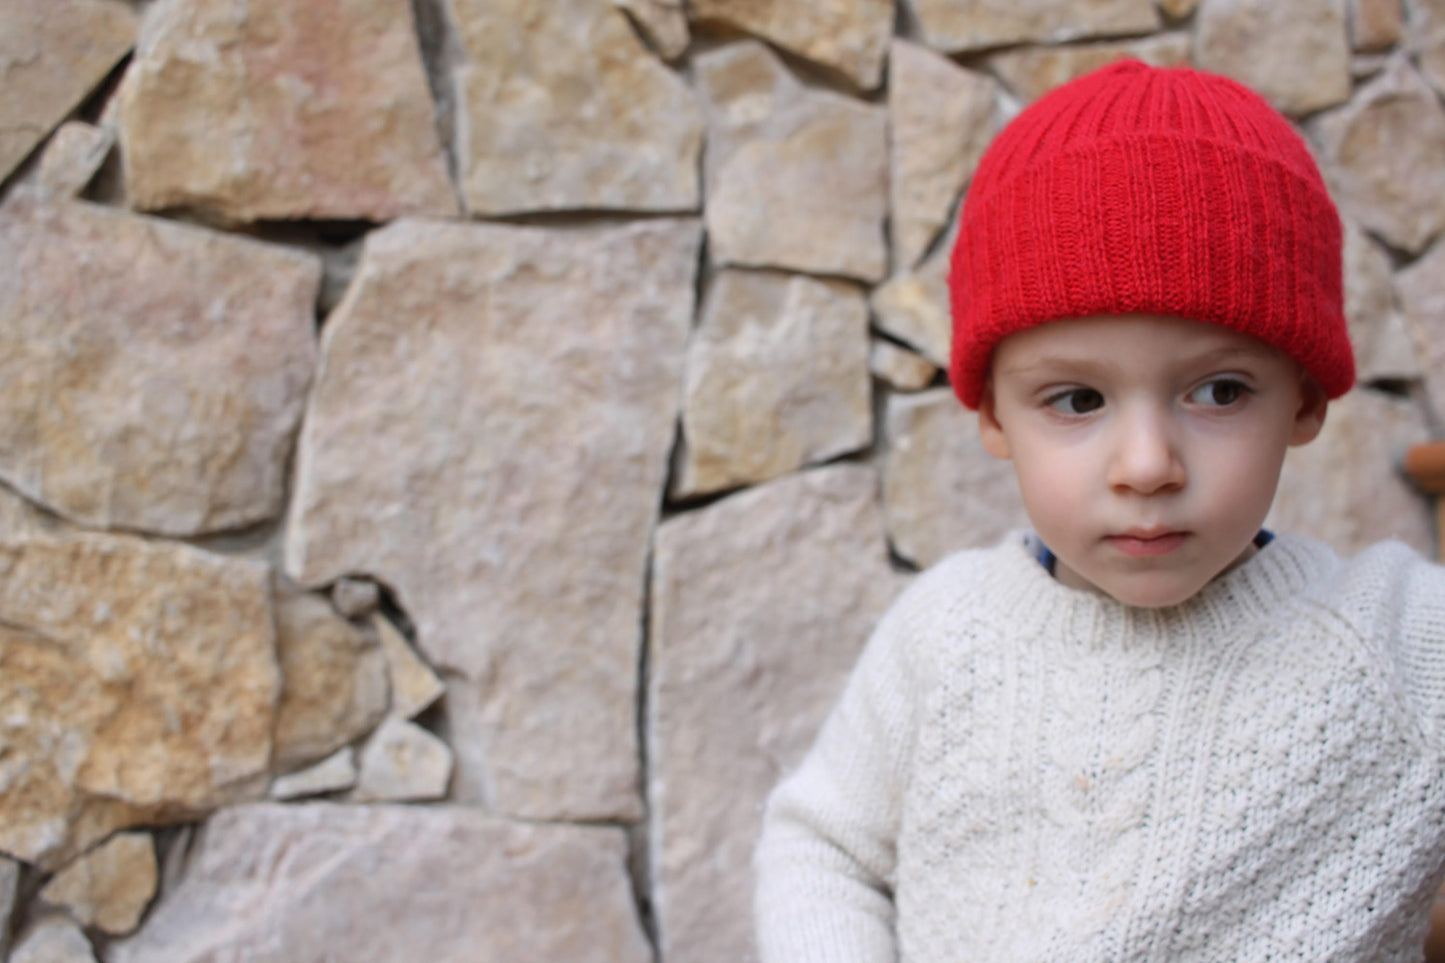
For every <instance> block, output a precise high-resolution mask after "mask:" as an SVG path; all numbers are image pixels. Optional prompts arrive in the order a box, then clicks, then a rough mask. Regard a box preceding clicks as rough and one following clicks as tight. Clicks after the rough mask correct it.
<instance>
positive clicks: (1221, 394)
mask: <svg viewBox="0 0 1445 963" xmlns="http://www.w3.org/2000/svg"><path fill="white" fill-rule="evenodd" d="M1248 392H1249V386H1248V385H1246V384H1245V383H1244V382H1242V381H1240V380H1238V379H1237V378H1215V379H1214V380H1213V381H1206V382H1204V384H1202V385H1200V386H1199V387H1197V388H1195V389H1194V390H1193V391H1191V392H1189V400H1190V401H1191V402H1193V403H1194V404H1196V405H1212V406H1214V407H1219V408H1225V407H1228V406H1229V405H1232V404H1234V403H1235V402H1236V401H1238V400H1239V399H1240V398H1242V397H1244V396H1245V394H1247V393H1248Z"/></svg>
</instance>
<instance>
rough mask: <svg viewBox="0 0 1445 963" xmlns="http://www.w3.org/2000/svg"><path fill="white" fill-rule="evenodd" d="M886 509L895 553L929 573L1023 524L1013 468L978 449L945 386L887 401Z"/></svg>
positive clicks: (973, 424)
mask: <svg viewBox="0 0 1445 963" xmlns="http://www.w3.org/2000/svg"><path fill="white" fill-rule="evenodd" d="M886 437H887V440H888V445H887V460H886V461H885V462H884V473H883V508H884V513H885V517H886V519H887V524H888V538H889V540H890V541H891V542H892V543H893V549H894V551H896V552H897V553H898V554H899V555H901V556H903V557H904V558H906V559H908V560H909V561H911V562H913V563H914V564H915V565H917V566H918V567H919V568H927V567H928V566H929V565H932V564H933V563H934V562H936V561H938V560H939V559H941V558H943V557H944V556H945V555H947V554H949V553H950V552H955V551H958V550H959V549H964V548H982V547H985V546H991V545H993V544H995V543H997V542H998V541H999V539H1001V538H1002V537H1003V536H1004V535H1005V534H1006V533H1007V532H1009V531H1011V530H1012V529H1015V528H1024V527H1027V526H1028V516H1027V515H1026V514H1025V513H1024V508H1023V501H1022V500H1021V499H1020V497H1019V494H1018V482H1017V481H1016V480H1015V479H1014V473H1013V467H1012V466H1011V465H1010V464H1009V463H1008V462H1006V461H1001V460H999V459H997V458H994V457H993V456H992V455H990V454H989V453H988V452H986V451H984V450H983V445H982V443H981V442H980V441H979V439H978V416H977V415H976V414H974V413H973V412H970V411H968V410H967V409H965V408H964V407H963V405H961V404H959V402H958V399H957V398H955V397H954V396H953V392H952V390H951V389H949V388H935V389H932V390H929V391H924V392H920V393H918V394H912V395H894V396H893V397H891V398H889V399H888V414H887V428H886Z"/></svg>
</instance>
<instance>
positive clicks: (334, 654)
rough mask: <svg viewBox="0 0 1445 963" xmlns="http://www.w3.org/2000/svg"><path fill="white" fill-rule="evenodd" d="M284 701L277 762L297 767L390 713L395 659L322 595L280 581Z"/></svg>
mask: <svg viewBox="0 0 1445 963" xmlns="http://www.w3.org/2000/svg"><path fill="white" fill-rule="evenodd" d="M276 654H277V658H278V659H279V660H280V663H281V680H282V684H281V704H280V706H278V708H277V710H276V743H275V748H274V750H273V755H272V760H273V761H272V767H273V768H274V769H278V770H281V771H285V770H289V769H296V768H298V767H300V766H303V765H305V764H307V763H311V762H315V761H316V760H318V759H321V758H324V757H325V756H328V755H330V754H331V753H333V752H335V751H336V750H337V749H339V748H341V747H342V746H344V745H346V744H347V743H349V742H351V741H352V740H354V739H357V738H359V737H360V736H363V735H365V734H366V733H368V732H370V731H371V730H372V729H373V728H375V727H376V724H377V723H379V722H380V721H381V720H382V717H383V716H385V715H386V712H387V704H388V702H387V671H386V669H387V658H386V654H385V653H384V652H383V651H382V648H381V645H380V644H379V643H378V640H377V639H376V638H374V637H373V636H371V635H369V634H367V633H363V632H361V631H358V630H357V629H356V628H355V627H354V626H352V624H351V623H350V622H348V621H346V620H345V619H343V618H342V617H341V616H339V615H337V614H336V612H335V610H334V609H332V608H331V606H330V605H329V604H327V602H326V600H325V599H324V598H322V597H321V596H319V595H313V594H311V593H309V592H303V591H301V590H299V589H298V588H297V587H296V586H295V585H294V584H292V583H291V582H289V580H286V579H278V580H277V586H276Z"/></svg>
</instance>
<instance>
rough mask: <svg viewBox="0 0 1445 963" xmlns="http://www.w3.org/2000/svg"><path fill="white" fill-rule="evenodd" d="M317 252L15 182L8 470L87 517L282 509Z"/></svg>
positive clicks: (7, 299) (130, 524) (162, 520)
mask: <svg viewBox="0 0 1445 963" xmlns="http://www.w3.org/2000/svg"><path fill="white" fill-rule="evenodd" d="M319 283H320V266H319V263H318V262H317V261H316V259H315V258H313V257H311V256H310V255H307V254H303V253H301V252H298V251H295V250H291V249H288V248H282V247H279V246H277V245H274V244H265V243H261V242H259V241H254V240H250V239H247V238H242V237H235V236H232V235H226V234H221V233H219V232H216V231H210V230H207V229H204V228H199V227H193V226H189V225H183V224H177V223H175V222H172V221H163V220H160V219H158V218H152V217H143V216H140V215H137V214H130V213H127V212H124V211H117V210H114V209H112V208H106V207H101V206H98V205H95V204H87V203H83V202H79V201H68V200H62V199H58V198H53V197H50V196H48V195H43V194H40V193H38V192H33V191H16V192H15V193H13V194H12V195H11V196H10V198H9V199H8V200H7V201H6V202H5V204H4V206H3V207H0V479H3V480H4V481H6V482H8V483H9V484H11V485H13V486H14V487H15V488H16V489H17V490H18V491H19V492H21V493H22V494H24V495H26V496H27V497H29V498H31V499H34V500H35V501H36V502H38V503H40V504H41V505H43V506H45V507H46V508H49V509H51V510H52V511H55V512H58V513H59V514H61V515H64V516H66V517H67V518H70V519H72V520H74V521H77V522H80V523H82V524H85V525H89V526H93V527H99V528H108V527H115V528H126V529H138V530H143V531H149V532H156V533H160V534H166V535H197V534H202V533H206V532H213V531H218V530H222V529H227V528H237V527H241V526H244V525H249V524H254V523H256V522H260V521H263V520H266V519H269V518H272V517H275V516H276V515H278V514H280V511H281V503H282V497H283V495H284V492H285V482H286V479H285V469H286V464H287V458H288V456H289V453H290V449H291V445H292V443H293V441H294V439H295V434H296V427H297V423H298V422H299V420H300V418H301V411H302V407H303V405H304V403H305V396H306V390H307V386H308V385H309V384H310V382H311V375H312V369H313V366H314V364H315V358H316V336H315V333H314V326H315V321H314V318H313V315H312V305H313V304H314V302H315V299H316V290H317V285H318V284H319Z"/></svg>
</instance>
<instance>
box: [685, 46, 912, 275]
mask: <svg viewBox="0 0 1445 963" xmlns="http://www.w3.org/2000/svg"><path fill="white" fill-rule="evenodd" d="M693 69H694V72H695V74H696V77H697V83H698V89H699V91H700V93H701V96H702V100H703V106H704V110H705V113H706V115H707V124H708V138H707V150H706V151H705V153H704V155H703V179H704V182H705V184H706V191H707V205H706V218H707V230H708V250H709V253H710V254H711V256H712V259H713V261H714V262H716V263H717V264H723V265H727V264H737V265H751V266H755V267H780V268H791V269H794V270H798V271H807V272H810V273H814V274H840V275H844V276H846V277H853V278H859V279H862V280H865V281H877V280H880V279H881V278H882V277H883V276H884V273H885V271H886V270H887V266H888V251H887V248H886V247H885V245H884V239H883V220H884V217H885V215H886V214H887V206H888V153H887V130H886V127H887V112H886V110H885V109H884V108H882V107H875V106H872V105H870V104H864V103H861V102H859V101H856V100H853V99H852V98H849V97H844V96H842V95H841V94H835V93H832V92H830V91H824V90H810V89H805V88H804V87H803V86H802V84H800V83H799V82H798V80H797V79H796V78H794V77H793V75H792V74H791V73H789V72H788V70H787V69H786V68H785V67H784V66H783V64H782V63H781V62H780V61H779V60H778V58H777V57H776V56H775V55H774V54H773V53H772V52H770V51H769V50H768V48H767V47H765V46H763V45H762V44H761V43H758V42H757V41H752V40H749V41H744V42H742V43H735V44H729V45H728V46H725V47H721V48H719V49H716V50H712V51H709V52H708V53H706V54H703V55H701V56H699V57H698V58H697V59H696V61H695V62H694V64H693Z"/></svg>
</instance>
